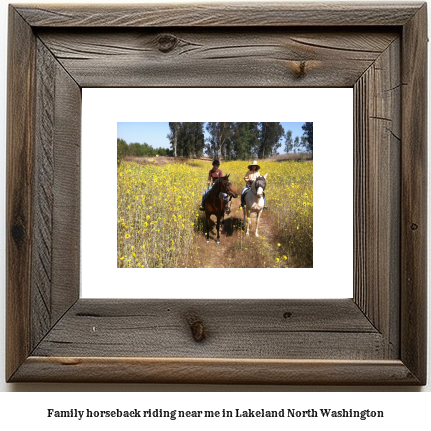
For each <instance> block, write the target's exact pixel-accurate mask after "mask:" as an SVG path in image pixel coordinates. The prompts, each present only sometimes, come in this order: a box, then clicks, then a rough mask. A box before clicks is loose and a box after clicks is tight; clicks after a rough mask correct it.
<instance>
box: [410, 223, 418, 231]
mask: <svg viewBox="0 0 431 431" xmlns="http://www.w3.org/2000/svg"><path fill="white" fill-rule="evenodd" d="M410 228H411V230H416V229H418V228H419V226H418V225H417V224H416V223H412V225H411V226H410Z"/></svg>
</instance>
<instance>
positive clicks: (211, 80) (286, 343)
mask: <svg viewBox="0 0 431 431" xmlns="http://www.w3.org/2000/svg"><path fill="white" fill-rule="evenodd" d="M330 26H337V27H339V30H337V31H335V30H334V28H329V27H330ZM237 28H241V32H238V31H236V29H237ZM307 31H309V32H312V36H310V35H308V33H307V34H305V33H306V32H307ZM244 32H247V36H248V37H251V38H253V35H255V36H256V37H257V38H263V39H265V37H273V36H274V37H279V36H280V34H282V35H283V34H284V33H286V34H287V33H289V32H290V36H292V32H296V33H298V34H299V33H300V34H299V37H297V38H292V37H291V38H290V40H291V41H292V43H293V45H295V47H296V48H295V49H296V51H295V50H293V49H292V47H290V48H291V52H294V53H295V54H296V57H294V58H285V57H283V56H280V52H279V51H277V55H275V56H274V55H273V54H274V52H273V51H271V49H272V48H271V47H270V45H265V44H262V45H261V46H260V48H259V49H262V50H263V51H259V55H254V54H253V49H256V46H257V45H255V46H252V48H253V49H249V47H248V46H246V45H240V44H238V45H237V46H236V47H234V48H235V49H236V52H235V55H232V51H230V49H231V48H232V46H231V45H229V44H231V43H232V40H235V38H240V37H241V36H240V34H241V33H244ZM90 33H91V37H92V40H93V41H97V43H95V44H94V45H93V47H92V48H90V47H89V46H87V47H86V48H87V52H85V57H86V58H85V60H86V61H82V60H83V58H80V55H82V53H81V54H80V52H79V51H80V50H79V49H76V48H78V47H82V46H83V45H82V38H83V37H84V39H85V35H86V34H87V35H88V34H90ZM355 34H361V35H362V36H364V37H363V38H362V37H361V43H367V40H370V41H372V42H370V47H371V45H372V47H373V49H371V48H370V47H369V48H368V49H363V47H362V46H359V47H358V46H357V45H355V43H357V42H358V41H357V40H356V42H355ZM115 35H117V36H121V37H123V39H122V41H124V40H126V39H127V40H128V42H127V43H130V44H131V45H130V46H127V47H124V45H116V46H113V45H112V44H109V41H107V39H109V38H110V37H113V36H115ZM134 35H135V36H137V37H134ZM304 35H305V36H304ZM316 35H318V36H319V37H318V38H317V39H316ZM307 37H308V39H307ZM225 39H226V40H225ZM304 39H307V40H306V41H305V42H304ZM197 40H199V41H200V42H199V43H200V44H199V43H198V42H196V41H197ZM286 40H287V39H286ZM328 40H330V43H331V45H325V43H324V42H325V41H326V42H327V41H328ZM220 41H221V42H220ZM316 41H318V42H319V43H317V42H316ZM364 41H365V42H364ZM382 41H383V42H384V41H387V43H386V44H385V46H384V48H382V47H381V46H382V45H381V44H382V43H383V42H382ZM227 42H229V44H228V43H227ZM134 43H138V44H139V47H138V48H139V49H136V47H134V46H133V44H134ZM211 43H213V44H214V43H216V44H217V43H221V44H222V46H221V47H220V46H213V47H212V48H214V49H217V52H218V53H219V56H218V57H219V58H218V59H214V58H212V57H209V56H207V55H206V54H205V52H206V51H207V50H208V49H207V47H205V44H211ZM352 44H353V45H352ZM262 46H266V47H265V48H262ZM304 46H305V47H307V46H308V50H307V48H304ZM201 47H204V48H205V49H202V50H201V51H199V49H200V48H201ZM426 47H427V13H426V4H424V3H410V2H409V3H407V4H374V3H373V4H367V3H332V4H331V3H326V4H312V3H309V4H301V5H298V4H289V3H274V4H268V3H265V4H257V3H251V4H246V3H244V4H223V5H217V4H207V5H205V4H201V5H115V6H108V5H103V6H101V5H100V6H99V5H97V6H96V5H69V6H64V5H43V7H42V6H37V5H33V6H32V5H30V6H28V5H26V6H24V5H23V6H20V5H15V6H14V5H11V6H10V8H9V42H8V100H7V210H6V211H7V221H6V226H7V227H6V232H7V233H6V235H7V240H6V241H7V264H6V265H7V275H6V284H7V293H6V296H7V310H6V311H7V316H6V379H7V381H9V382H20V381H21V382H22V381H27V382H29V381H54V382H152V383H154V382H157V383H162V382H163V383H166V382H170V383H230V384H238V383H248V384H251V383H255V384H256V383H258V384H325V385H328V384H363V385H371V384H373V385H375V384H380V385H383V384H386V385H424V384H426V288H427V284H426V280H427V278H426V276H427V274H426V266H427V260H426V259H427V256H426V254H427V253H426V241H427V218H426V217H427V213H426V204H427V190H426V189H427V187H426V181H427V129H426V122H427V121H426V118H427V99H426V95H427V70H426V61H427V55H426ZM277 49H284V48H281V47H280V46H278V48H277ZM331 49H333V50H335V51H336V53H337V55H330V54H331ZM179 50H180V52H181V54H185V55H182V56H181V57H180V56H179V55H178V53H179ZM181 50H183V51H181ZM319 50H324V52H325V55H322V54H321V57H319ZM84 51H85V50H84ZM189 51H192V52H193V51H196V55H195V56H194V57H193V56H192V57H188V56H187V52H189ZM238 52H241V54H242V55H238ZM265 52H266V53H267V54H268V53H269V52H270V54H271V55H268V56H267V57H265ZM310 52H312V53H313V55H314V57H313V55H311V54H310ZM146 53H148V59H147V58H146V57H145V55H146ZM305 53H307V55H306V54H305ZM355 53H359V55H358V56H357V57H355V56H354V54H355ZM199 55H200V56H199ZM367 55H368V57H367ZM125 56H127V57H125ZM373 56H374V57H373ZM371 57H373V59H371ZM125 58H127V59H128V60H130V61H129V62H125V61H124V59H125ZM143 59H145V62H143ZM401 59H402V61H401ZM107 65H109V67H103V66H107ZM98 66H100V67H98ZM257 71H258V72H259V73H258V72H257ZM329 71H330V72H329ZM139 83H140V84H139ZM226 83H229V84H226ZM238 83H241V85H240V86H244V87H254V86H257V87H259V86H299V87H307V86H319V85H320V86H322V85H323V86H328V87H334V86H352V87H353V88H354V93H355V97H354V105H355V106H354V111H355V118H354V123H355V131H354V135H355V136H354V154H355V160H354V168H353V171H354V181H355V190H354V195H355V198H354V208H355V219H354V232H355V233H354V244H355V247H354V252H355V253H354V254H355V257H354V298H353V300H89V299H88V300H87V299H86V300H84V299H80V298H79V286H80V269H79V256H80V250H79V237H80V233H79V231H80V226H79V219H80V216H79V213H80V175H79V171H80V169H79V166H80V124H81V88H83V87H86V86H89V87H91V86H100V87H115V86H130V87H134V86H173V87H175V86H186V87H187V86H190V87H194V86H215V87H217V86H227V87H228V86H239V85H238ZM101 270H103V269H101ZM328 282H330V280H328Z"/></svg>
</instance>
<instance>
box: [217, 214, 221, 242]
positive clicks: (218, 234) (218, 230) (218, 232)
mask: <svg viewBox="0 0 431 431" xmlns="http://www.w3.org/2000/svg"><path fill="white" fill-rule="evenodd" d="M217 244H220V217H217Z"/></svg>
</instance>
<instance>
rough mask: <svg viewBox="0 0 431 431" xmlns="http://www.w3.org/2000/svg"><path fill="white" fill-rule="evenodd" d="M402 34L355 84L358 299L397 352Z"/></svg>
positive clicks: (393, 354)
mask: <svg viewBox="0 0 431 431" xmlns="http://www.w3.org/2000/svg"><path fill="white" fill-rule="evenodd" d="M400 54H401V46H400V38H398V39H396V40H394V41H393V42H392V43H391V45H390V46H389V47H388V48H387V49H386V50H385V51H383V52H382V54H381V55H380V56H379V58H378V59H376V61H375V62H374V63H373V65H372V66H371V67H370V68H368V69H367V70H366V71H365V72H364V74H363V75H362V76H361V78H360V79H359V80H358V82H357V83H356V85H355V87H354V90H355V91H354V99H355V101H354V106H355V121H356V124H355V148H354V153H355V154H356V155H357V157H356V158H355V161H356V163H355V166H354V168H355V173H354V178H355V182H354V188H355V193H354V208H355V214H356V215H357V216H356V217H355V220H354V248H355V250H356V253H355V257H354V274H355V286H356V288H355V296H354V298H355V301H356V303H357V304H358V305H359V306H360V308H361V309H362V310H363V312H364V313H365V314H366V315H367V316H368V318H369V319H370V321H371V322H373V324H374V325H375V326H376V328H377V329H378V330H379V331H380V332H381V333H382V334H384V335H385V336H387V337H388V340H390V341H389V343H388V345H387V347H388V349H389V352H388V353H389V356H390V357H392V358H396V357H398V356H399V337H398V334H397V331H392V329H391V328H393V327H394V325H395V327H396V322H397V321H398V314H399V292H397V289H393V286H398V285H399V277H400V275H399V259H400V244H399V230H400V170H399V167H400V165H401V160H400V158H401V142H400V139H401V138H400V137H401V131H400V128H401V121H400V118H401V117H400V112H401V109H400V106H401V87H402V85H401V76H400V74H401V68H400V62H399V59H400Z"/></svg>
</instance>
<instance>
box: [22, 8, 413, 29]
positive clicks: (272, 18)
mask: <svg viewBox="0 0 431 431" xmlns="http://www.w3.org/2000/svg"><path fill="white" fill-rule="evenodd" d="M420 5H421V3H419V2H418V3H415V2H404V3H393V4H388V3H374V4H373V3H368V2H344V3H342V2H338V3H337V2H334V3H311V2H309V3H307V2H305V3H300V4H298V3H289V2H287V3H286V2H274V3H265V4H253V3H246V2H244V3H229V2H226V3H224V4H222V5H220V4H219V3H218V4H217V3H211V2H208V3H201V4H198V3H196V4H184V5H178V4H176V5H173V4H158V5H136V4H126V5H69V6H67V5H55V4H54V5H46V4H45V5H42V6H37V5H30V6H25V5H17V6H16V8H17V11H18V13H20V14H21V15H22V16H23V17H24V19H25V20H26V21H27V22H28V23H29V24H30V25H31V26H34V27H113V28H115V27H225V26H234V27H241V26H255V27H256V26H257V27H261V26H271V27H273V26H323V27H327V26H349V25H353V26H372V25H375V26H382V25H383V26H399V25H403V24H405V23H406V22H407V21H409V20H410V19H411V18H412V17H413V16H414V15H415V13H416V11H417V9H418V7H419V6H420Z"/></svg>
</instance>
